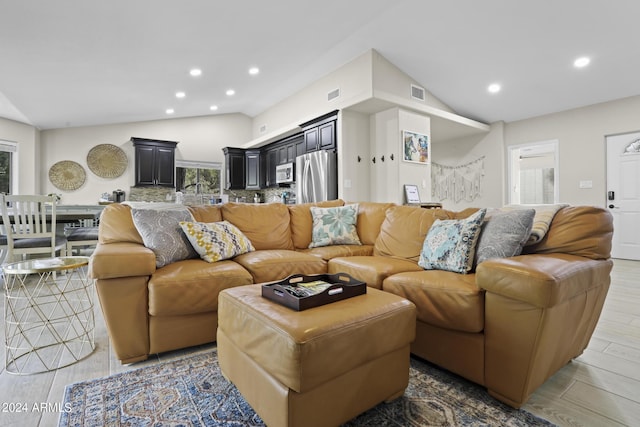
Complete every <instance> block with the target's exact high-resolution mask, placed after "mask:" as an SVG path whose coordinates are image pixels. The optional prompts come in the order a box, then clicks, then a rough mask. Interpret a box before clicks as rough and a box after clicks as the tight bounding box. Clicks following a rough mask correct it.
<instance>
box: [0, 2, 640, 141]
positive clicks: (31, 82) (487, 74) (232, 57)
mask: <svg viewBox="0 0 640 427" xmlns="http://www.w3.org/2000/svg"><path fill="white" fill-rule="evenodd" d="M639 16H640V2H638V1H637V0H615V1H605V0H564V1H557V0H555V1H553V0H537V1H513V0H482V1H479V0H450V1H441V0H440V1H438V0H394V1H390V0H348V1H345V0H325V1H307V0H271V1H264V0H262V1H260V0H233V1H217V0H182V1H170V0H134V1H131V0H109V1H87V0H61V1H41V0H20V1H14V0H0V117H5V118H9V119H13V120H18V121H21V122H25V123H29V124H32V125H34V126H36V127H38V128H40V129H50V128H60V127H67V126H85V125H95V124H110V123H121V122H132V121H141V120H155V119H165V118H170V117H187V116H201V115H208V114H223V113H235V112H241V113H244V114H247V115H249V116H255V115H257V114H259V113H261V112H262V111H264V110H265V109H267V108H268V107H269V106H271V105H273V104H275V103H277V102H278V101H280V100H282V99H284V98H286V97H287V96H289V95H291V94H293V93H295V92H296V91H297V90H299V89H301V88H303V87H305V86H306V85H308V84H309V83H311V82H313V81H314V80H316V79H318V78H319V77H321V76H323V75H325V74H327V73H328V72H330V71H332V70H334V69H336V68H338V67H339V66H341V65H343V64H344V63H346V62H348V61H350V60H351V59H353V58H355V57H357V56H358V55H360V54H362V53H363V52H365V51H366V50H368V49H371V48H373V49H376V50H377V51H378V52H380V53H381V54H382V55H383V56H384V57H385V58H387V59H388V60H389V61H391V62H392V63H394V64H395V65H396V66H398V67H399V68H400V69H402V70H403V71H404V72H406V73H407V74H408V75H410V76H411V77H412V78H414V79H415V80H416V81H418V82H420V84H422V85H423V86H424V87H425V88H426V89H427V90H429V91H430V92H431V93H433V94H434V95H435V96H436V97H438V98H439V99H440V100H441V101H443V102H444V103H445V104H447V105H449V106H450V107H451V108H453V109H454V110H455V111H456V112H457V113H458V114H460V115H463V116H466V117H469V118H472V119H475V120H479V121H482V122H486V123H489V122H493V121H497V120H504V121H507V122H510V121H514V120H519V119H525V118H529V117H533V116H538V115H543V114H547V113H552V112H557V111H561V110H566V109H570V108H575V107H580V106H584V105H589V104H594V103H599V102H603V101H609V100H613V99H618V98H623V97H627V96H632V95H638V94H640V78H638V70H640V42H639V41H638V40H639V39H640V38H639V37H638V35H637V33H638V24H637V20H638V17H639ZM583 56H586V57H589V58H590V60H591V62H590V64H589V65H588V66H586V67H584V68H576V67H574V65H573V62H574V60H575V59H577V58H579V57H583ZM251 67H258V68H259V70H260V72H259V73H258V74H256V75H251V74H249V72H248V70H249V68H251ZM193 68H198V69H200V70H201V72H202V74H201V75H200V76H197V77H193V76H191V75H190V74H189V72H190V70H191V69H193ZM492 83H498V84H500V86H501V90H500V91H499V92H498V93H490V92H488V91H487V88H488V86H489V85H490V84H492ZM228 89H234V90H235V94H234V95H232V96H228V95H226V91H227V90H228ZM177 92H184V97H182V98H177V97H176V93H177ZM213 105H215V106H217V109H216V110H211V106H213ZM167 109H173V114H171V115H168V114H167V112H166V110H167ZM639 117H640V114H639Z"/></svg>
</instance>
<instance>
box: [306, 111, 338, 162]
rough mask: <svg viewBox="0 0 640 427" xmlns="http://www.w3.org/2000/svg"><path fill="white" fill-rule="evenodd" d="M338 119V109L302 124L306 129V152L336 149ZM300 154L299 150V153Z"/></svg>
mask: <svg viewBox="0 0 640 427" xmlns="http://www.w3.org/2000/svg"><path fill="white" fill-rule="evenodd" d="M336 120H337V116H336V111H332V112H331V113H329V114H326V115H324V116H321V117H318V118H317V119H314V120H312V121H310V122H307V123H303V124H301V125H300V127H302V128H303V131H304V152H305V153H309V152H312V151H318V150H334V149H335V148H336ZM300 154H301V153H300V152H298V155H300ZM302 154H304V153H302Z"/></svg>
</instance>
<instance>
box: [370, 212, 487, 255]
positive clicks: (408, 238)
mask: <svg viewBox="0 0 640 427" xmlns="http://www.w3.org/2000/svg"><path fill="white" fill-rule="evenodd" d="M475 210H477V209H475ZM475 210H465V211H463V212H460V213H455V212H451V211H447V210H444V209H423V208H420V207H415V206H393V207H391V208H389V209H387V211H386V215H385V219H384V222H383V223H382V226H381V227H380V233H379V234H378V237H377V239H376V242H375V246H374V252H373V253H374V255H379V256H387V257H396V258H404V259H407V260H411V261H413V262H415V263H417V262H418V259H419V258H420V250H421V249H422V245H423V243H424V238H425V237H426V236H427V232H428V231H429V229H430V228H431V225H433V222H434V221H435V220H436V219H461V218H466V217H467V216H469V215H471V214H472V213H473V212H475Z"/></svg>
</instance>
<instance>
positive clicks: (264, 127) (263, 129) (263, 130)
mask: <svg viewBox="0 0 640 427" xmlns="http://www.w3.org/2000/svg"><path fill="white" fill-rule="evenodd" d="M266 131H267V125H262V126H260V133H265V132H266Z"/></svg>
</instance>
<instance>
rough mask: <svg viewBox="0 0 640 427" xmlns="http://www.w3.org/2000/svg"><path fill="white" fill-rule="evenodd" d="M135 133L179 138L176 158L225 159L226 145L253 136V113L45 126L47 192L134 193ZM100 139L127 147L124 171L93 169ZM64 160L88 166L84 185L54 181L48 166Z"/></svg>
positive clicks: (66, 198) (82, 198)
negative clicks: (90, 162)
mask: <svg viewBox="0 0 640 427" xmlns="http://www.w3.org/2000/svg"><path fill="white" fill-rule="evenodd" d="M131 137H139V138H155V139H161V140H169V141H178V142H179V143H178V147H177V150H176V159H182V160H199V161H208V162H224V155H223V153H222V148H223V147H226V146H239V145H241V144H242V143H244V142H246V141H247V140H249V139H250V138H251V118H249V117H247V116H245V115H243V114H222V115H214V116H203V117H192V118H184V119H170V120H157V121H148V122H135V123H125V124H116V125H107V126H88V127H77V128H65V129H52V130H45V131H42V133H41V147H42V156H41V157H40V156H36V157H40V164H39V166H38V170H41V171H42V172H43V174H42V177H41V180H40V181H41V182H40V187H41V189H42V193H44V194H46V193H58V194H62V201H61V203H63V204H94V203H97V201H98V199H99V197H100V195H101V194H102V193H104V192H107V193H109V194H111V192H112V191H113V190H115V189H123V190H125V191H126V192H127V194H128V190H129V187H131V186H133V185H134V182H135V165H134V150H133V144H132V143H131V142H130V138H131ZM98 144H113V145H116V146H118V147H120V148H122V149H123V150H124V151H125V153H126V154H127V157H128V159H129V166H128V167H127V170H126V171H125V173H124V174H123V175H122V176H120V177H118V178H114V179H105V178H100V177H98V176H96V175H94V174H93V173H92V172H91V171H90V170H89V168H88V166H87V161H86V158H87V154H88V152H89V150H90V149H91V148H93V147H95V146H96V145H98ZM60 160H73V161H75V162H78V163H80V164H81V165H82V166H83V167H84V168H85V170H86V173H87V179H86V182H85V184H84V185H83V186H82V187H80V188H79V189H78V190H76V191H62V190H59V189H57V188H56V187H54V186H53V184H51V182H49V178H48V170H49V168H50V167H51V166H52V165H53V164H55V163H56V162H58V161H60ZM32 170H33V169H32Z"/></svg>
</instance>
